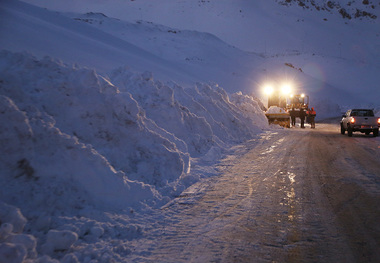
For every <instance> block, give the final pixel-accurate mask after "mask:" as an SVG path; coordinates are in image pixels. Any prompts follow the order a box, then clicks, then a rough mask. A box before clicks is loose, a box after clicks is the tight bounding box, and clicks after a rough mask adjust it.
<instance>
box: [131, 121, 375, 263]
mask: <svg viewBox="0 0 380 263" xmlns="http://www.w3.org/2000/svg"><path fill="white" fill-rule="evenodd" d="M234 151H235V152H234V154H233V155H230V156H229V157H227V158H225V159H224V160H223V161H222V162H221V163H220V165H219V167H218V168H219V170H220V173H221V175H220V176H218V177H212V178H211V179H208V180H206V181H202V182H199V183H197V184H196V185H194V186H193V187H190V188H189V189H188V190H187V191H185V192H183V193H182V195H181V196H180V197H178V198H177V199H175V200H173V201H172V202H171V203H169V204H167V205H165V206H164V207H162V208H161V211H159V212H158V213H157V214H156V215H152V216H153V217H154V216H157V223H156V225H155V226H152V232H151V238H148V239H145V238H143V239H140V240H137V241H135V243H134V245H133V246H134V248H133V249H132V250H133V251H134V253H132V254H131V260H132V259H133V261H136V262H163V261H164V262H252V261H254V262H379V260H380V252H379V250H378V247H379V243H380V230H379V220H378V219H379V216H380V209H379V206H378V205H377V202H378V201H377V200H379V197H380V179H379V177H378V175H379V174H380V140H379V139H378V138H373V137H372V136H365V135H361V134H355V135H354V137H352V138H349V137H347V135H346V136H344V135H341V134H340V133H339V126H338V125H337V124H320V125H318V126H317V129H315V130H311V129H304V130H301V129H298V128H296V129H289V130H282V129H281V130H270V131H268V132H266V133H264V134H263V135H262V137H261V138H260V139H257V140H252V141H250V142H248V143H247V144H244V145H241V146H239V147H236V148H235V149H234Z"/></svg>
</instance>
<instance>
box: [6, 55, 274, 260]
mask: <svg viewBox="0 0 380 263" xmlns="http://www.w3.org/2000/svg"><path fill="white" fill-rule="evenodd" d="M113 83H114V84H115V85H114V84H113ZM265 127H267V122H266V120H265V116H264V114H263V112H262V111H261V109H260V107H259V105H258V103H257V102H256V101H255V100H254V99H253V98H252V97H249V96H245V95H242V94H241V93H236V94H233V95H231V96H229V95H228V94H227V93H226V92H225V91H224V90H223V89H222V88H220V87H217V86H215V87H211V86H209V85H206V84H197V85H196V87H195V88H191V89H190V88H184V87H181V86H179V85H177V84H175V83H173V82H170V83H167V84H163V83H162V82H160V81H155V80H153V76H152V74H151V73H149V72H145V73H143V74H139V73H134V72H131V71H128V70H126V69H118V70H115V71H114V72H113V73H112V74H110V78H109V79H107V78H105V77H102V76H101V75H99V74H97V73H96V72H95V71H94V70H91V69H87V68H81V67H78V66H76V65H73V66H70V65H66V64H63V63H62V62H60V61H57V60H54V59H51V58H49V57H45V58H44V59H42V60H38V59H36V58H35V57H33V56H32V55H29V54H22V53H11V52H8V51H2V52H0V147H1V149H2V154H1V155H0V171H1V173H0V184H1V185H6V186H7V187H6V188H4V189H2V191H1V192H0V200H1V202H4V203H1V204H2V207H3V208H4V207H6V209H5V208H4V209H3V208H2V209H1V210H0V211H8V210H9V211H11V210H12V211H13V212H12V213H8V212H5V213H0V217H1V218H0V223H1V226H0V228H1V230H0V242H1V243H0V251H1V253H0V254H1V256H5V255H10V257H11V258H8V259H7V260H8V261H9V262H21V261H22V259H26V258H31V259H34V258H37V257H38V256H37V255H45V256H46V258H45V260H46V262H49V260H50V259H51V258H50V257H55V258H61V259H62V260H63V259H65V260H68V261H67V262H76V261H75V260H76V259H78V260H79V261H80V262H84V261H85V258H86V257H90V258H102V257H103V256H104V261H103V262H108V261H107V260H109V257H108V256H107V255H109V254H114V252H112V248H107V249H106V250H105V251H101V252H99V251H98V250H97V249H95V248H94V246H96V245H95V244H97V243H98V242H101V238H105V237H108V238H115V237H118V236H122V234H120V233H121V232H124V233H125V235H127V238H134V237H137V236H139V235H140V234H139V231H140V230H139V228H138V227H134V226H130V225H128V224H126V223H125V222H124V223H122V224H121V223H120V225H119V223H118V222H114V221H112V220H111V219H110V218H109V217H107V216H105V215H104V212H102V211H110V212H112V211H119V213H120V211H125V213H129V212H128V211H133V210H139V209H142V208H143V207H145V206H146V205H147V206H148V207H149V206H151V207H156V206H158V205H162V204H164V203H165V202H167V201H169V200H170V199H171V198H173V196H176V195H178V194H180V193H181V192H182V191H183V190H184V189H185V187H187V186H189V185H190V184H192V183H194V182H196V181H197V180H199V175H193V174H191V172H190V171H191V169H190V168H191V162H190V161H191V160H192V158H205V159H207V160H209V161H212V162H215V161H217V159H218V158H220V157H221V154H223V151H224V149H225V148H228V147H230V146H231V145H233V144H236V143H238V142H242V141H244V140H248V139H251V138H252V137H254V136H255V135H257V134H258V133H260V132H261V131H262V129H263V128H265ZM9 215H14V216H13V217H12V218H10V219H9V218H8V219H7V218H5V217H7V216H8V217H9ZM94 215H95V217H98V218H100V219H99V220H100V221H104V222H107V224H100V223H99V221H95V222H92V223H90V222H91V219H90V218H94ZM24 216H25V217H24ZM105 217H106V218H105ZM25 218H27V220H26V219H25ZM111 221H112V224H111V223H110V222H111ZM25 225H26V226H27V233H29V234H31V235H25V234H23V229H24V227H25ZM115 225H117V226H119V227H118V230H112V229H113V228H114V227H115ZM124 238H125V237H124ZM120 239H122V238H120ZM36 240H38V244H37V245H36ZM120 242H121V241H120ZM121 243H122V242H121ZM120 245H121V248H120V251H121V252H120V253H119V254H123V253H128V249H126V248H124V246H123V245H122V244H120ZM76 247H80V248H78V249H83V251H84V250H85V251H87V252H86V253H87V254H86V255H85V254H80V253H79V254H71V253H69V252H70V251H75V250H76ZM36 251H37V252H38V253H37V252H36ZM83 251H82V252H83ZM83 253H84V252H83ZM99 253H101V254H100V255H99ZM95 254H96V255H95ZM119 254H117V253H116V255H119ZM94 255H95V256H94ZM41 258H43V257H41ZM41 258H40V259H41ZM68 258H71V259H70V260H71V261H70V260H69V259H68ZM41 260H42V259H41Z"/></svg>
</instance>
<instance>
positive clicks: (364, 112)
mask: <svg viewBox="0 0 380 263" xmlns="http://www.w3.org/2000/svg"><path fill="white" fill-rule="evenodd" d="M351 116H359V117H373V116H375V115H374V114H373V111H372V110H353V111H352V112H351Z"/></svg>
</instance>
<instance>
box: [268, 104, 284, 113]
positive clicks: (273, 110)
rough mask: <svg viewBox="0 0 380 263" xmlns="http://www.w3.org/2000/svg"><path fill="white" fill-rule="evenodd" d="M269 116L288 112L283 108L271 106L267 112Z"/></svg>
mask: <svg viewBox="0 0 380 263" xmlns="http://www.w3.org/2000/svg"><path fill="white" fill-rule="evenodd" d="M266 113H267V114H283V113H286V111H285V110H284V109H283V108H280V107H277V106H270V107H269V109H268V110H267V111H266Z"/></svg>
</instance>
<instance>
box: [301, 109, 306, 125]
mask: <svg viewBox="0 0 380 263" xmlns="http://www.w3.org/2000/svg"><path fill="white" fill-rule="evenodd" d="M305 116H306V112H305V110H304V109H302V108H301V109H300V119H301V128H302V129H304V128H305Z"/></svg>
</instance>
